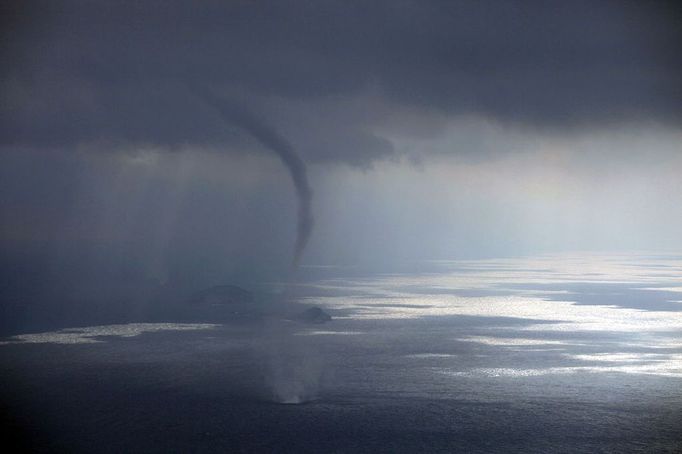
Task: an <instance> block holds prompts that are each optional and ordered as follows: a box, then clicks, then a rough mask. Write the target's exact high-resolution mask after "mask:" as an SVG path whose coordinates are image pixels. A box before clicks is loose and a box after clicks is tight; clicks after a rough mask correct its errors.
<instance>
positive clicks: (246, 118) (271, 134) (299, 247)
mask: <svg viewBox="0 0 682 454" xmlns="http://www.w3.org/2000/svg"><path fill="white" fill-rule="evenodd" d="M191 89H192V91H193V92H194V93H195V94H196V95H197V96H199V97H200V98H201V99H202V100H203V101H204V102H206V104H208V105H209V106H211V107H212V108H213V109H214V110H215V111H217V112H218V113H219V114H220V116H221V117H222V118H223V119H224V120H225V121H226V122H228V123H230V124H233V125H235V126H238V127H240V128H241V129H243V130H244V131H246V132H248V133H249V134H250V135H251V136H252V137H253V138H254V139H256V140H257V141H258V142H260V143H261V144H262V145H263V146H264V147H266V148H268V149H270V150H272V151H273V152H274V153H275V154H277V156H278V157H279V158H280V160H281V161H282V163H283V164H284V166H285V167H286V168H287V170H288V171H289V175H291V180H292V181H293V183H294V189H295V190H296V198H297V200H298V221H297V222H298V225H297V229H296V243H295V245H294V262H293V264H294V267H298V264H299V262H300V260H301V256H302V255H303V251H304V250H305V247H306V244H308V240H309V239H310V234H311V232H312V230H313V214H312V206H311V205H312V198H313V191H312V189H311V187H310V183H309V182H308V173H307V170H306V165H305V162H303V160H302V159H301V157H300V156H299V155H298V154H297V153H296V151H295V150H294V148H293V147H292V146H291V144H290V143H289V141H287V139H285V138H284V137H282V136H281V135H280V134H279V133H278V132H277V131H276V130H275V129H274V128H272V127H271V126H270V125H268V124H267V123H266V122H265V120H263V119H262V118H258V117H257V116H256V115H255V114H254V113H253V112H251V111H249V110H248V109H247V108H246V107H245V106H244V105H242V104H240V103H238V102H236V101H233V100H227V99H224V98H221V97H219V96H217V95H215V94H213V93H211V92H210V91H209V90H208V89H206V88H203V87H199V86H196V85H191Z"/></svg>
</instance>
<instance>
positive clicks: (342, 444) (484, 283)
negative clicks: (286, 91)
mask: <svg viewBox="0 0 682 454" xmlns="http://www.w3.org/2000/svg"><path fill="white" fill-rule="evenodd" d="M307 270H308V272H309V276H314V277H309V278H308V279H305V280H302V281H300V282H298V283H297V284H296V285H280V286H279V288H282V287H285V288H286V294H287V295H288V296H289V297H294V298H297V299H299V300H300V301H301V302H303V303H307V304H312V305H316V306H320V307H322V308H323V309H324V310H326V311H328V312H329V313H331V314H332V315H333V317H334V320H333V321H332V322H330V323H327V324H321V325H307V324H303V323H299V322H293V321H286V320H281V319H277V318H275V317H273V318H268V319H266V320H263V321H256V322H248V323H244V322H239V323H237V322H235V323H227V324H216V323H210V321H207V322H206V323H192V324H189V323H171V322H169V323H138V324H128V325H109V326H99V327H87V328H75V329H64V330H61V331H54V332H49V333H30V334H26V335H19V336H15V337H12V338H4V339H2V340H1V342H2V343H1V344H0V405H1V407H0V410H1V411H2V413H3V421H2V422H3V423H4V431H5V432H6V435H7V436H9V437H10V438H11V440H13V441H14V442H17V443H21V446H22V447H23V449H24V450H26V451H37V452H70V453H71V452H88V453H92V452H323V453H324V452H474V453H476V452H499V453H509V452H554V453H557V452H559V453H560V452H585V453H599V452H613V453H626V452H671V453H672V452H682V257H680V256H674V255H641V254H640V255H632V254H622V255H588V254H576V255H562V256H540V257H532V258H523V259H499V260H478V261H438V262H429V263H426V264H421V265H415V266H414V267H413V270H410V271H403V272H399V273H392V274H371V275H370V274H362V273H357V272H356V273H354V272H352V270H351V271H349V270H347V269H335V268H320V270H323V271H320V270H317V271H316V269H315V268H314V267H309V268H307Z"/></svg>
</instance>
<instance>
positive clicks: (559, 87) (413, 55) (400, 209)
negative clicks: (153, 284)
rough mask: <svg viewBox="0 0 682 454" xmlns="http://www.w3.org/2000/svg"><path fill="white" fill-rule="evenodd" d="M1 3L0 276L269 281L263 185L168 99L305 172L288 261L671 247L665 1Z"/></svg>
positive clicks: (672, 86)
mask: <svg viewBox="0 0 682 454" xmlns="http://www.w3.org/2000/svg"><path fill="white" fill-rule="evenodd" d="M2 8H3V11H2V20H3V21H4V23H3V25H2V44H1V45H0V46H1V47H0V55H1V56H2V57H1V58H2V61H3V64H2V65H0V96H1V97H2V103H0V161H1V163H0V164H1V165H0V174H1V178H0V189H1V190H0V217H1V219H2V222H1V224H0V253H1V255H2V263H3V267H7V268H3V269H8V268H11V267H12V266H13V264H15V263H16V262H17V261H22V263H24V262H26V263H29V264H31V266H38V265H37V264H40V267H41V268H40V269H41V270H43V271H44V270H45V269H49V270H58V271H54V272H62V271H64V270H68V269H70V267H73V268H74V269H80V268H79V267H86V268H92V267H93V265H92V264H93V263H95V264H97V266H102V267H103V268H106V269H109V268H110V267H111V266H112V265H111V263H115V264H117V265H116V266H115V267H116V269H119V268H124V269H127V270H128V269H129V270H131V271H129V273H132V274H135V275H140V276H147V277H149V278H150V279H156V280H158V281H159V282H163V281H165V280H168V279H171V278H172V276H175V275H178V274H183V273H190V271H188V270H191V273H194V274H198V275H202V276H204V277H202V280H203V281H211V280H220V279H223V276H231V275H233V274H234V275H240V273H246V274H248V273H250V272H252V271H253V272H256V273H260V272H265V271H264V270H267V271H273V270H274V272H277V270H279V271H282V270H285V269H287V267H288V266H289V263H290V260H291V254H292V249H293V242H294V240H295V237H296V200H295V197H294V190H293V187H292V185H291V181H290V179H289V177H288V175H287V173H286V169H285V168H284V167H283V166H282V164H281V163H280V162H279V161H278V159H277V156H276V155H274V154H273V153H271V152H270V151H269V150H268V149H267V148H266V147H264V146H263V144H262V143H260V142H259V141H258V140H255V139H254V138H253V137H252V136H250V135H249V134H248V131H244V130H243V129H242V128H240V127H239V125H238V124H230V123H229V122H226V121H225V119H224V118H221V117H220V115H218V114H217V113H216V112H215V111H214V110H213V109H211V107H210V106H209V105H207V104H206V103H205V102H202V100H201V99H198V98H197V96H195V95H194V94H193V93H192V91H191V90H190V89H189V88H188V85H189V84H200V85H202V86H205V87H208V88H209V89H210V90H212V91H213V92H215V93H216V94H217V95H218V96H221V97H223V98H224V99H230V100H234V101H237V102H239V103H241V104H242V105H245V106H248V108H249V109H250V110H251V111H252V112H254V113H255V115H257V116H258V118H260V119H261V120H262V121H263V122H264V123H267V125H268V127H269V128H272V130H274V131H277V133H278V134H280V135H281V136H282V137H284V138H286V140H287V141H288V142H289V143H290V144H291V145H292V146H293V149H295V150H296V151H297V153H299V154H300V156H301V157H302V159H303V160H304V161H305V162H307V164H308V176H309V178H310V181H311V185H312V189H313V194H314V197H313V213H314V217H315V228H314V231H313V234H312V239H311V242H310V243H309V245H308V249H307V251H306V252H305V255H304V257H303V260H302V262H303V264H309V265H310V264H341V263H350V264H352V263H361V262H371V263H373V264H376V265H378V266H379V267H381V266H382V265H385V264H388V263H390V262H391V261H394V260H410V259H425V258H444V257H448V258H457V257H478V256H500V255H516V254H529V253H535V252H542V251H559V250H585V249H587V250H604V249H607V250H612V249H618V250H626V249H639V250H641V249H654V250H679V249H681V248H682V240H681V239H680V236H679V234H678V233H677V232H679V231H682V208H681V207H682V196H681V195H680V194H682V187H681V183H680V180H681V179H680V177H679V175H682V145H681V144H682V140H680V139H682V130H681V129H682V128H681V127H682V99H681V93H682V85H681V83H682V82H681V81H682V60H680V58H679V54H680V53H682V52H681V51H682V49H680V47H681V46H680V43H681V42H682V40H681V39H680V38H681V36H680V34H681V33H680V30H681V29H680V27H679V26H677V24H679V21H680V11H679V10H678V9H676V8H675V7H674V5H673V3H672V2H670V3H666V2H627V1H624V2H610V1H604V2H579V1H578V2H501V1H500V2H488V1H483V2H478V1H477V2H473V1H472V2H437V1H432V2H429V1H419V2H411V1H387V2H365V1H361V2H324V1H323V2H296V1H293V2H281V1H274V2H251V1H235V2H205V3H202V6H201V7H197V5H196V4H195V3H188V2H172V1H170V2H107V3H103V2H102V3H100V2H59V3H55V2H30V1H29V2H5V5H4V6H3V7H2ZM105 264H106V265H105ZM95 268H96V267H95ZM127 272H128V271H127ZM206 276H208V277H206Z"/></svg>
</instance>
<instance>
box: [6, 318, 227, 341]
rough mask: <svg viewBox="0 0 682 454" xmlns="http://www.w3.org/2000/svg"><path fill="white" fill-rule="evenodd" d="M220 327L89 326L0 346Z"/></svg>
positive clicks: (24, 337)
mask: <svg viewBox="0 0 682 454" xmlns="http://www.w3.org/2000/svg"><path fill="white" fill-rule="evenodd" d="M218 326H219V325H215V324H211V323H128V324H121V325H101V326H87V327H83V328H66V329H61V330H58V331H49V332H45V333H36V334H19V335H16V336H12V337H9V338H7V339H5V340H4V341H0V345H8V344H16V343H25V344H94V343H99V342H103V340H102V339H103V338H105V337H110V336H114V337H121V338H124V337H135V336H139V335H140V334H144V333H155V332H160V331H195V330H206V329H213V328H216V327H218Z"/></svg>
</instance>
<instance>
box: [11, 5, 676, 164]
mask: <svg viewBox="0 0 682 454" xmlns="http://www.w3.org/2000/svg"><path fill="white" fill-rule="evenodd" d="M671 5H672V3H670V4H667V3H659V2H642V3H634V2H537V3H535V2H436V1H433V2H424V1H419V2H411V1H387V2H277V1H274V2H250V1H249V2H247V1H236V2H202V3H201V7H197V5H196V4H195V3H191V2H101V3H100V2H58V3H55V2H45V3H39V2H38V3H36V2H17V3H15V4H13V5H10V6H8V7H6V13H5V14H3V20H4V21H5V23H6V26H4V28H3V29H4V32H3V44H2V59H3V65H2V67H3V69H2V70H0V71H1V73H0V74H1V75H2V81H1V84H2V100H3V102H2V108H1V110H0V115H1V126H0V127H1V130H0V137H2V139H1V140H2V144H3V145H5V146H7V145H24V146H46V147H68V146H73V145H76V144H79V143H90V142H94V143H104V144H113V145H116V146H128V145H134V144H153V145H160V146H163V147H169V148H173V147H181V146H185V145H200V146H209V147H223V148H229V146H230V145H231V146H234V145H235V143H238V144H240V145H241V146H248V144H246V145H245V144H244V143H242V142H240V141H242V140H243V138H242V137H241V135H240V134H239V132H238V131H230V130H227V131H226V129H225V127H224V125H222V124H221V122H220V120H219V119H216V118H215V115H212V114H211V112H209V111H208V109H206V108H205V106H202V105H201V103H198V102H197V100H196V99H194V97H193V96H192V95H191V93H188V90H187V89H186V87H185V86H184V85H183V84H182V83H181V82H180V81H181V80H185V79H188V78H189V79H191V80H196V81H198V82H200V83H202V84H205V85H207V86H209V87H212V88H213V89H216V90H225V91H229V92H231V93H237V94H238V95H239V97H240V98H241V99H242V100H243V102H244V103H247V104H249V105H250V106H251V107H252V110H254V111H257V112H265V113H268V112H275V113H276V112H278V108H279V107H278V106H281V105H283V104H286V103H290V102H296V103H302V105H303V108H301V109H299V111H305V110H306V108H308V110H312V111H314V110H315V108H316V106H317V105H318V103H319V102H321V100H326V99H329V98H330V97H331V98H339V99H347V98H350V97H362V96H364V94H365V93H367V91H368V90H373V92H374V93H377V94H378V96H379V97H380V99H381V100H382V102H383V103H386V104H387V105H393V106H400V107H404V108H407V109H413V110H424V111H429V112H431V113H434V112H435V113H436V114H438V115H439V116H452V115H457V114H477V115H484V116H487V117H490V118H494V119H496V120H499V121H502V122H509V123H514V124H521V125H527V126H531V127H539V128H553V129H569V130H571V129H573V128H576V127H577V128H580V127H588V126H589V127H595V126H597V127H598V126H600V125H608V124H612V123H614V122H618V121H630V120H642V119H643V120H647V121H656V122H663V123H666V124H668V125H672V126H673V127H679V125H680V120H681V118H682V117H681V113H682V107H680V106H682V99H681V97H682V95H681V94H680V93H681V82H680V81H681V80H682V64H681V63H680V59H679V57H678V55H679V52H680V50H681V49H680V47H681V46H680V32H679V27H676V26H675V24H676V23H678V21H679V18H680V16H679V14H678V11H677V10H676V9H675V8H674V7H673V6H671ZM275 116H276V115H275ZM296 119H297V118H296V117H294V118H293V119H291V118H288V119H282V122H283V123H287V124H288V125H289V126H288V128H289V130H286V131H283V133H284V134H285V135H292V136H293V137H294V138H295V140H294V141H295V142H297V143H294V145H298V144H301V145H302V147H301V149H302V150H303V152H304V154H305V155H306V156H305V157H306V158H307V159H310V160H337V161H343V162H350V163H357V164H362V163H365V162H369V161H371V160H373V159H376V158H378V157H381V156H384V155H386V154H388V153H390V151H391V148H390V144H389V143H388V142H387V141H386V140H384V139H382V138H380V137H377V136H376V135H375V134H374V132H373V127H374V125H373V123H372V119H369V121H360V120H358V119H357V118H355V114H354V113H353V112H348V113H346V114H339V115H336V116H330V118H329V119H328V120H327V122H326V126H325V119H322V120H318V122H319V123H320V124H321V125H323V126H322V129H327V130H335V131H337V133H336V136H335V137H334V143H333V144H329V146H328V147H327V148H324V147H317V146H313V145H318V144H320V143H321V142H324V140H320V138H319V134H317V135H316V133H315V131H311V132H310V133H308V132H305V131H306V129H307V128H306V125H304V124H300V125H297V121H296ZM303 119H304V118H303V117H302V118H301V122H302V121H303ZM299 123H300V122H299ZM306 144H310V145H311V146H305V145H306Z"/></svg>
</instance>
